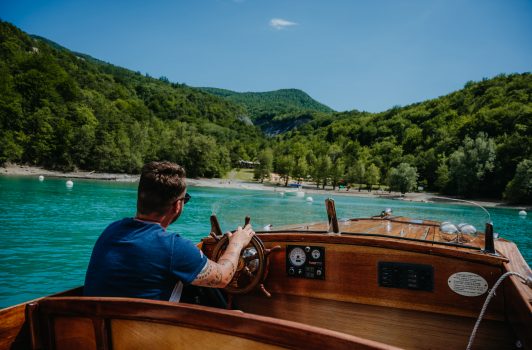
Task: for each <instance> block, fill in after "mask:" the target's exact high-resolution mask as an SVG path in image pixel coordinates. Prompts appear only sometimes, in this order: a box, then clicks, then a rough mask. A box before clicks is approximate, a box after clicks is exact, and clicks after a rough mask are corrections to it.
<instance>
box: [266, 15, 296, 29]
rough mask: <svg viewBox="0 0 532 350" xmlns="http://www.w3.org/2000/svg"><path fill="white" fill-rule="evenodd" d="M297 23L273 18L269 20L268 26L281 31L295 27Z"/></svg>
mask: <svg viewBox="0 0 532 350" xmlns="http://www.w3.org/2000/svg"><path fill="white" fill-rule="evenodd" d="M296 25H297V23H295V22H290V21H287V20H286V19H282V18H273V19H271V20H270V26H271V27H273V28H275V29H278V30H281V29H284V28H286V27H290V26H296Z"/></svg>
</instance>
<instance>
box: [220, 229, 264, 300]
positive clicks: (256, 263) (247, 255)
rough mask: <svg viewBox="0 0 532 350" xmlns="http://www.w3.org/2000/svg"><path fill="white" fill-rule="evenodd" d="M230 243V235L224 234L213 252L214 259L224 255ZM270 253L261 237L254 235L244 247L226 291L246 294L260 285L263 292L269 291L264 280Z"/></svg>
mask: <svg viewBox="0 0 532 350" xmlns="http://www.w3.org/2000/svg"><path fill="white" fill-rule="evenodd" d="M228 243H229V237H227V236H223V237H222V238H221V239H220V240H219V241H218V243H217V244H216V246H215V247H214V250H213V253H212V259H213V260H214V261H218V259H219V258H220V257H221V256H222V255H223V253H224V252H225V250H226V249H227V244H228ZM268 253H269V250H268V252H267V249H265V248H264V244H263V243H262V241H261V240H260V238H259V237H257V236H256V235H255V236H253V237H252V238H251V241H250V242H249V244H248V245H247V246H246V247H245V248H244V249H242V252H241V253H240V258H239V259H238V265H237V267H236V272H235V275H234V276H233V279H232V280H231V282H229V284H228V285H227V286H226V287H225V288H224V291H226V292H227V293H229V294H246V293H249V292H251V291H252V290H254V289H255V288H257V287H258V286H259V285H260V288H261V289H262V290H263V292H266V293H267V291H266V290H265V289H264V285H262V282H263V281H264V279H265V278H266V273H267V268H268V266H267V265H268V261H267V255H268ZM267 294H269V293H267Z"/></svg>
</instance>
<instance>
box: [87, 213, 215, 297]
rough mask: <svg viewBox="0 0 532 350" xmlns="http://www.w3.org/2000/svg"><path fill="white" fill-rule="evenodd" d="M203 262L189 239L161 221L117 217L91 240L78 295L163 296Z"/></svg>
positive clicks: (191, 275)
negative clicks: (83, 278)
mask: <svg viewBox="0 0 532 350" xmlns="http://www.w3.org/2000/svg"><path fill="white" fill-rule="evenodd" d="M206 263H207V257H206V256H204V255H203V253H202V252H201V251H200V250H199V249H198V248H197V247H196V246H195V245H194V244H193V243H192V242H191V241H189V240H187V239H185V238H182V237H180V236H179V235H178V234H175V233H168V232H166V230H165V229H164V228H163V227H162V226H161V225H159V224H156V223H149V222H144V221H139V220H135V219H132V218H126V219H122V220H119V221H116V222H114V223H112V224H111V225H109V226H108V227H107V228H106V229H105V231H103V233H102V234H101V236H100V237H99V238H98V240H97V241H96V244H95V245H94V249H93V251H92V256H91V260H90V262H89V267H88V269H87V275H86V276H85V287H84V291H83V294H84V295H86V296H110V297H133V298H145V299H155V300H168V299H169V298H170V295H171V293H172V290H173V288H174V286H175V284H176V283H177V282H178V281H182V282H183V283H190V282H192V281H193V280H194V279H196V276H197V275H198V274H199V272H200V271H201V270H202V269H203V267H204V266H205V264H206Z"/></svg>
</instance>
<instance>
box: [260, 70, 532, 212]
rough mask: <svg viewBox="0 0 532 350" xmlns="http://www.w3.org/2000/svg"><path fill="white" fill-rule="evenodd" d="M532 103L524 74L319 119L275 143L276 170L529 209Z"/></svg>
mask: <svg viewBox="0 0 532 350" xmlns="http://www.w3.org/2000/svg"><path fill="white" fill-rule="evenodd" d="M531 98H532V75H531V74H530V73H526V74H512V75H508V76H506V75H500V76H497V77H495V78H493V79H489V80H488V79H485V80H483V81H481V82H477V83H474V82H468V83H466V84H465V87H464V88H463V89H462V90H460V91H457V92H454V93H451V94H449V95H447V96H443V97H439V98H436V99H433V100H429V101H425V102H422V103H416V104H413V105H410V106H406V107H394V108H392V109H390V110H388V111H385V112H382V113H376V114H372V113H366V112H358V111H351V112H345V113H335V114H332V115H327V116H323V117H321V118H318V119H315V120H313V121H311V122H309V123H307V124H305V125H302V126H300V127H297V128H295V129H293V130H291V131H289V132H287V133H284V134H282V135H278V136H277V138H276V142H275V143H274V145H273V154H274V158H275V160H276V163H275V164H276V169H277V171H278V172H280V173H282V174H288V175H290V176H291V177H296V178H302V177H303V176H304V174H306V173H307V172H310V173H311V176H312V178H313V179H315V181H316V184H317V185H319V184H320V183H321V184H322V186H323V185H325V184H327V183H329V184H331V185H333V186H336V185H337V184H339V183H340V182H347V183H364V184H367V185H369V186H371V185H375V184H387V185H389V186H390V187H391V188H392V189H395V190H400V191H402V192H405V191H412V190H415V189H416V188H417V186H418V185H420V186H421V187H423V188H424V189H429V190H436V191H441V192H443V193H447V194H454V195H462V196H466V197H473V196H475V197H478V196H481V197H485V198H500V197H501V195H503V194H505V195H506V198H507V199H508V200H510V201H514V202H531V199H532V167H531V163H532V161H531V156H532V137H531V127H532V99H531ZM260 156H261V157H264V155H260ZM302 168H303V169H304V168H306V169H307V170H304V171H302V170H301V169H302ZM398 175H399V176H398ZM370 188H371V187H370ZM505 191H506V192H505Z"/></svg>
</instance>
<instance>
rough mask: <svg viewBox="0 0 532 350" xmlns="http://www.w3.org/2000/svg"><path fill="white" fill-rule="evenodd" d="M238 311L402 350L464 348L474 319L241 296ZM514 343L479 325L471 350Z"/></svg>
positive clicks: (498, 349)
mask: <svg viewBox="0 0 532 350" xmlns="http://www.w3.org/2000/svg"><path fill="white" fill-rule="evenodd" d="M238 307H239V308H240V309H242V310H244V311H246V312H252V313H256V314H259V315H266V316H271V317H275V318H281V319H286V320H291V321H298V322H303V323H306V324H310V325H314V326H318V327H324V328H328V329H332V330H336V331H340V332H344V333H348V334H352V335H356V336H359V337H365V338H367V339H372V340H375V341H379V342H383V343H386V344H391V345H394V346H398V347H401V348H405V349H433V350H448V349H465V347H466V345H467V342H468V339H469V335H470V333H471V330H472V329H473V326H474V323H475V319H474V318H466V317H459V316H449V315H441V314H435V313H429V312H421V311H412V310H401V309H395V308H389V307H382V306H369V305H361V304H354V303H346V302H338V301H333V300H323V299H314V298H305V297H297V296H288V295H284V296H283V295H278V296H275V297H272V298H270V299H267V298H264V297H260V296H241V297H239V298H238ZM514 344H515V339H514V338H513V336H512V333H511V331H510V329H509V326H508V325H507V324H505V323H504V322H501V321H490V320H485V321H483V323H482V324H481V326H480V328H479V333H478V335H477V337H476V341H475V343H474V347H473V349H486V350H489V349H493V350H504V349H513V348H514Z"/></svg>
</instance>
